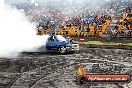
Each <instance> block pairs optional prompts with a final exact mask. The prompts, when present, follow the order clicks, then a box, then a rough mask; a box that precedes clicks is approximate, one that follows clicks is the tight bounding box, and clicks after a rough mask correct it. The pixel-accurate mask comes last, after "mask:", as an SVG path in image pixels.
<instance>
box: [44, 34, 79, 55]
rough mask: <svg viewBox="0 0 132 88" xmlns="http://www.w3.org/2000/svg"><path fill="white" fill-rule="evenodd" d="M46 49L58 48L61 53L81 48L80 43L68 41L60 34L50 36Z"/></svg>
mask: <svg viewBox="0 0 132 88" xmlns="http://www.w3.org/2000/svg"><path fill="white" fill-rule="evenodd" d="M46 49H48V50H56V51H59V53H62V54H63V53H67V52H75V51H78V50H79V44H78V43H75V42H70V41H67V40H66V39H65V38H64V37H62V36H60V35H51V36H49V38H48V40H47V42H46Z"/></svg>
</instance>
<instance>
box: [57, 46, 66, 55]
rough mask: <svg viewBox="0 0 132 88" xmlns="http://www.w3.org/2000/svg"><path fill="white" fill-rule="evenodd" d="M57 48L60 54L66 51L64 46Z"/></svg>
mask: <svg viewBox="0 0 132 88" xmlns="http://www.w3.org/2000/svg"><path fill="white" fill-rule="evenodd" d="M58 49H59V53H61V54H64V53H66V52H67V50H66V48H65V47H64V46H60V47H59V48H58Z"/></svg>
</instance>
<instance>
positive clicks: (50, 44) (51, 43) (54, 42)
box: [47, 36, 57, 49]
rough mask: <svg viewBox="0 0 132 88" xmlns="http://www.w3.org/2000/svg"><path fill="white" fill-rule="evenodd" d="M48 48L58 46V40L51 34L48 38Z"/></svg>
mask: <svg viewBox="0 0 132 88" xmlns="http://www.w3.org/2000/svg"><path fill="white" fill-rule="evenodd" d="M47 48H48V49H56V48H57V40H56V38H55V37H54V36H51V37H50V38H49V39H48V43H47Z"/></svg>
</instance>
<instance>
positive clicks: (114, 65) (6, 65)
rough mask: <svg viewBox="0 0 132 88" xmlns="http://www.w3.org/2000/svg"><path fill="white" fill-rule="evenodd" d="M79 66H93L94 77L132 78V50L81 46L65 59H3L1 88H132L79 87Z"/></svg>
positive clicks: (38, 55)
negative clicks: (121, 75) (100, 74)
mask: <svg viewBox="0 0 132 88" xmlns="http://www.w3.org/2000/svg"><path fill="white" fill-rule="evenodd" d="M79 63H85V64H88V65H91V64H92V65H93V67H92V71H91V73H104V74H120V73H121V74H129V75H130V76H132V50H124V49H102V48H87V47H84V46H81V47H80V51H79V52H76V53H68V54H64V55H61V54H59V53H56V52H50V53H46V52H24V53H21V55H20V56H19V57H17V58H1V59H0V69H1V70H0V88H132V82H130V83H121V84H108V83H87V84H83V85H78V84H77V83H76V70H75V67H76V65H77V64H79ZM98 64H103V65H102V66H100V65H98ZM94 65H95V66H94Z"/></svg>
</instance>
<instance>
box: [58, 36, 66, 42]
mask: <svg viewBox="0 0 132 88" xmlns="http://www.w3.org/2000/svg"><path fill="white" fill-rule="evenodd" d="M56 38H57V40H59V41H66V39H65V38H64V37H63V36H61V35H56Z"/></svg>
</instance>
